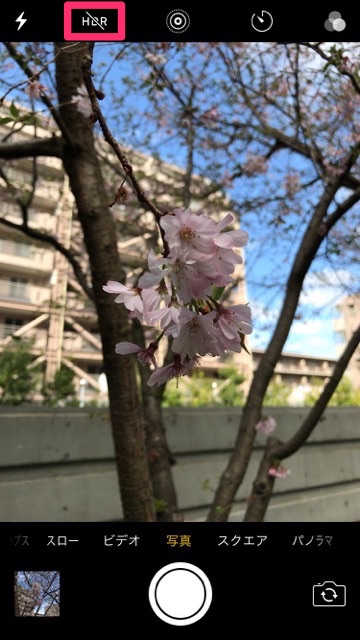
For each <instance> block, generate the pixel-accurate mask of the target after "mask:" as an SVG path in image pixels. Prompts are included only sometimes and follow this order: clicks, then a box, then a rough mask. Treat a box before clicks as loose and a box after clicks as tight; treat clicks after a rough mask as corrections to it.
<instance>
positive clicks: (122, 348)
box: [115, 342, 158, 368]
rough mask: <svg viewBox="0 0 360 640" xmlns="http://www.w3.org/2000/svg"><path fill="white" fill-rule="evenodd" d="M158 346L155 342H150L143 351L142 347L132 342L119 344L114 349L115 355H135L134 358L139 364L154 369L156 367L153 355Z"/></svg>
mask: <svg viewBox="0 0 360 640" xmlns="http://www.w3.org/2000/svg"><path fill="white" fill-rule="evenodd" d="M157 348H158V345H157V343H156V342H152V343H151V344H149V346H148V347H147V348H146V349H144V348H143V347H139V346H138V345H137V344H134V343H133V342H119V343H118V344H117V345H116V347H115V351H116V353H119V354H121V355H127V354H129V353H136V357H137V359H138V361H139V362H140V364H142V365H145V364H152V365H153V366H154V367H155V368H156V367H157V364H156V360H155V356H154V353H155V351H156V350H157Z"/></svg>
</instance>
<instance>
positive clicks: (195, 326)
mask: <svg viewBox="0 0 360 640" xmlns="http://www.w3.org/2000/svg"><path fill="white" fill-rule="evenodd" d="M215 316H216V312H215V311H211V312H210V313H207V314H206V315H203V316H201V315H198V314H197V313H196V312H195V311H190V310H189V309H185V308H183V309H181V311H180V315H179V319H178V325H177V330H176V332H175V333H173V335H175V337H174V340H173V344H172V350H173V351H174V353H178V354H179V355H180V357H181V359H182V360H184V359H185V357H186V356H187V357H188V358H190V359H191V358H195V357H196V355H197V354H198V355H200V356H204V355H206V354H207V353H211V352H212V351H214V350H216V347H217V345H216V330H215V328H214V325H213V320H214V318H215ZM165 333H167V331H165Z"/></svg>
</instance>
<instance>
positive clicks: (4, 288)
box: [0, 280, 30, 302]
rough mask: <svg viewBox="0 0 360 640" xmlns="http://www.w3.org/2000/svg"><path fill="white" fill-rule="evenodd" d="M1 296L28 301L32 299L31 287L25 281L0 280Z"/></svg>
mask: <svg viewBox="0 0 360 640" xmlns="http://www.w3.org/2000/svg"><path fill="white" fill-rule="evenodd" d="M0 298H2V299H4V298H6V299H11V300H19V301H22V302H24V301H25V302H28V301H29V300H30V294H29V287H28V285H27V283H24V282H11V280H0Z"/></svg>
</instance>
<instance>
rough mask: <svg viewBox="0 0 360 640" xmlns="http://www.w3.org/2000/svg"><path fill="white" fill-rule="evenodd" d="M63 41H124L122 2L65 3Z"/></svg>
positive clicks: (123, 9) (123, 8)
mask: <svg viewBox="0 0 360 640" xmlns="http://www.w3.org/2000/svg"><path fill="white" fill-rule="evenodd" d="M64 39H65V40H87V41H89V40H125V3H124V2H65V4H64Z"/></svg>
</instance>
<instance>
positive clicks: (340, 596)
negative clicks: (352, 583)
mask: <svg viewBox="0 0 360 640" xmlns="http://www.w3.org/2000/svg"><path fill="white" fill-rule="evenodd" d="M313 606H314V607H345V606H346V587H345V585H344V584H336V583H335V582H333V581H332V580H326V581H325V582H322V583H318V584H314V586H313Z"/></svg>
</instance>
